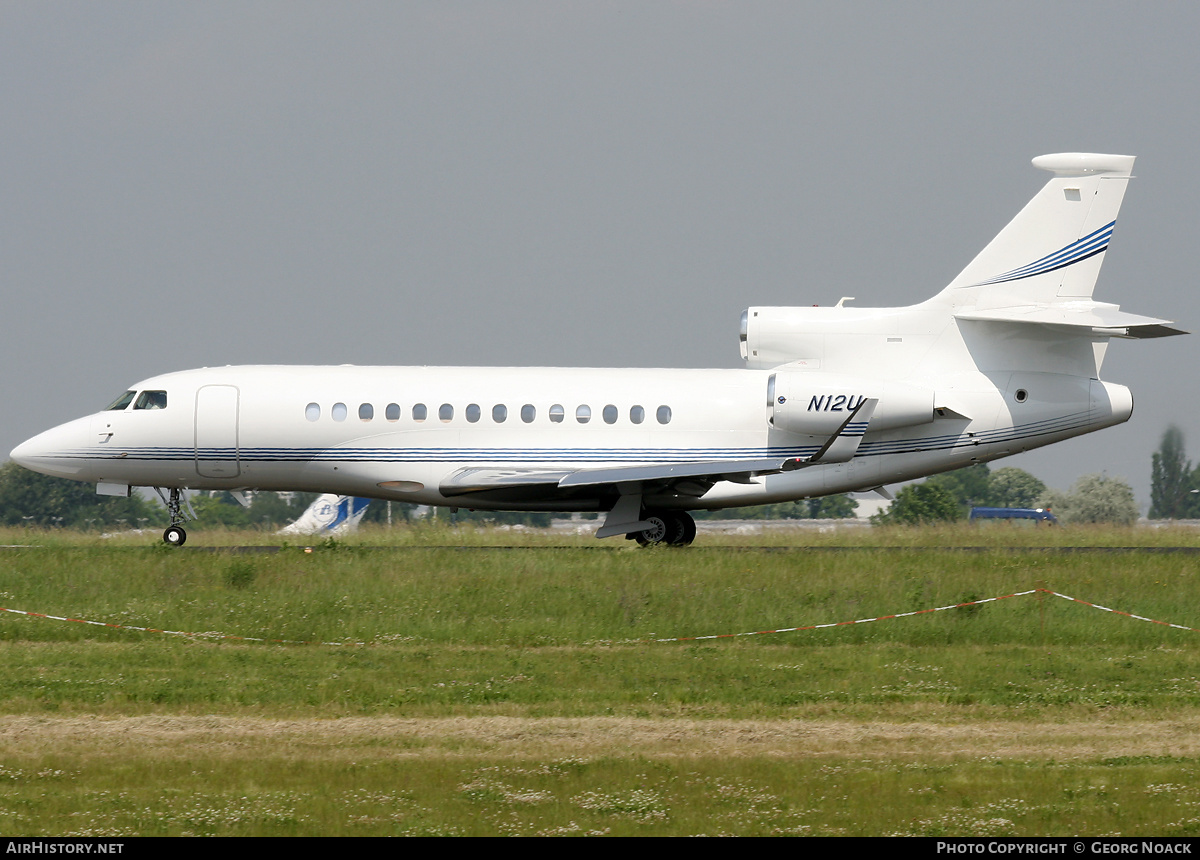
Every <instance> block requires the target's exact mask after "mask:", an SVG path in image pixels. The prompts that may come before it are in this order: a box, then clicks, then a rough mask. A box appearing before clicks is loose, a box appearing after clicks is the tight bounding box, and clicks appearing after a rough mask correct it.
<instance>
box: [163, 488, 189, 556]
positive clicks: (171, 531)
mask: <svg viewBox="0 0 1200 860" xmlns="http://www.w3.org/2000/svg"><path fill="white" fill-rule="evenodd" d="M155 490H157V491H158V495H159V498H161V499H162V500H163V501H164V502H166V503H167V515H168V516H169V517H170V518H171V524H170V525H169V526H167V530H166V531H165V532H163V543H165V544H166V545H167V546H183V544H184V541H186V540H187V532H185V531H184V530H183V524H184V523H185V522H187V519H188V518H187V517H186V516H184V513H183V506H184V505H185V504H187V500H186V499H185V498H184V496H183V490H181V489H179V488H178V487H173V488H172V489H171V492H170V494H169V495H167V496H163V491H162V490H161V489H159V488H157V487H155ZM187 507H188V512H189V513H190V514H191V515H192V519H195V518H196V514H195V512H194V511H192V506H191V505H188V506H187Z"/></svg>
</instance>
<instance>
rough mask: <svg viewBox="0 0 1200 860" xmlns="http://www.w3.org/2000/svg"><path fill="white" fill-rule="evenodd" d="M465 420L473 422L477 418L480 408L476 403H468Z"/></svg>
mask: <svg viewBox="0 0 1200 860" xmlns="http://www.w3.org/2000/svg"><path fill="white" fill-rule="evenodd" d="M466 413H467V420H468V421H470V422H471V423H472V424H474V423H475V422H476V421H478V420H479V415H480V409H479V404H478V403H468V404H467V408H466Z"/></svg>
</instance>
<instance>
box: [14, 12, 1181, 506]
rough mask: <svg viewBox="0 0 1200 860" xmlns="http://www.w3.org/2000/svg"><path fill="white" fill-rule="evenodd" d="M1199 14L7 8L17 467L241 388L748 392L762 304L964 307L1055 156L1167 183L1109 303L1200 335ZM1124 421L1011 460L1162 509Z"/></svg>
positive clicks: (1146, 182)
mask: <svg viewBox="0 0 1200 860" xmlns="http://www.w3.org/2000/svg"><path fill="white" fill-rule="evenodd" d="M1198 33H1200V4H1194V3H1170V4H1168V3H1136V4H1135V3H1104V2H1095V0H1092V2H1085V3H1048V2H1045V0H1041V2H1034V3H1022V2H1004V3H996V4H984V3H962V2H953V3H932V2H926V3H892V2H878V3H862V2H838V3H826V2H819V3H804V2H796V0H788V2H752V3H751V2H742V3H724V2H701V0H693V2H682V0H679V2H653V0H636V2H595V3H585V2H566V0H554V2H532V0H531V2H521V0H504V2H429V3H426V2H379V3H372V2H355V3H336V4H335V3H306V2H297V0H288V2H280V3H253V2H206V3H165V2H147V3H131V2H106V3H102V4H97V3H86V2H71V3H55V2H46V3H30V2H24V0H22V2H0V109H2V110H3V118H4V121H3V123H0V146H2V150H3V153H4V169H3V171H2V174H0V176H2V178H0V200H2V201H3V205H2V206H0V219H2V229H0V255H2V260H3V264H2V269H0V271H2V272H3V291H4V293H3V295H4V296H5V299H6V300H5V302H4V311H3V316H2V318H0V319H2V322H0V333H2V335H3V337H2V338H0V357H2V360H3V367H4V368H5V370H4V371H3V373H2V374H0V386H2V391H0V393H2V395H3V400H2V402H3V403H4V404H5V410H4V416H3V421H2V422H0V451H2V452H7V451H8V450H9V449H10V448H12V447H13V446H14V445H15V444H17V443H18V442H20V441H21V440H23V439H25V438H26V437H28V436H31V435H33V434H34V433H36V432H38V431H40V430H42V429H45V428H46V427H48V426H50V425H52V424H56V423H59V422H61V421H64V420H67V419H70V418H74V417H78V416H79V415H82V414H85V413H87V412H91V411H94V410H96V409H99V408H101V407H103V406H104V405H105V404H106V403H107V402H108V401H109V400H110V399H112V398H113V397H114V396H115V395H116V394H117V393H118V392H120V391H122V390H124V389H125V388H126V387H127V386H128V385H130V384H131V383H133V382H135V381H136V380H138V379H141V378H144V377H147V376H150V375H153V374H156V373H160V372H164V371H168V370H179V369H184V368H188V367H196V366H203V365H221V364H243V363H353V364H490V365H523V364H543V365H600V366H608V365H615V366H631V365H632V366H670V367H694V366H695V367H703V366H717V367H736V366H738V365H739V364H740V359H739V358H738V343H737V324H738V316H739V314H740V312H741V310H742V309H743V308H744V307H746V306H747V305H750V304H756V305H775V304H778V305H788V304H793V305H804V304H814V303H817V304H832V303H833V302H835V301H836V300H837V299H838V298H839V297H841V296H843V295H850V296H856V297H857V299H858V302H857V303H858V304H859V305H862V306H867V305H885V306H886V305H901V304H908V303H911V302H915V301H920V300H922V299H924V298H926V297H928V296H929V295H932V294H933V293H934V292H936V291H937V290H939V289H941V288H942V287H943V286H944V285H945V284H946V283H948V282H949V281H950V279H951V278H952V277H953V276H954V275H955V274H957V272H958V271H959V270H960V269H961V268H962V267H963V266H964V265H965V264H966V263H967V262H968V261H969V260H970V259H971V258H972V257H973V256H974V255H975V253H976V252H977V251H979V249H980V248H982V247H983V245H984V244H986V243H987V241H988V240H990V239H991V237H992V236H993V235H995V233H996V232H997V231H998V230H999V229H1000V228H1001V227H1002V226H1003V225H1004V224H1005V223H1007V221H1008V220H1009V219H1010V218H1011V217H1012V216H1013V215H1014V214H1016V212H1017V210H1018V209H1019V208H1020V207H1021V206H1022V205H1024V203H1025V202H1026V201H1027V200H1028V199H1029V198H1030V197H1031V196H1032V195H1033V194H1034V193H1035V191H1036V190H1037V189H1038V188H1039V187H1040V186H1041V184H1042V183H1043V182H1044V181H1045V179H1046V178H1047V175H1046V174H1044V173H1041V172H1040V171H1037V170H1034V169H1033V168H1032V167H1031V166H1030V164H1029V160H1030V159H1031V158H1032V157H1033V156H1035V155H1040V154H1042V153H1048V152H1058V151H1064V150H1083V151H1099V152H1118V153H1128V154H1132V155H1137V156H1138V157H1139V160H1138V164H1137V168H1136V171H1135V173H1136V175H1137V176H1138V178H1137V180H1136V181H1135V182H1134V183H1133V184H1132V185H1131V187H1130V189H1129V193H1128V194H1127V196H1126V198H1125V206H1124V208H1123V209H1122V213H1121V218H1120V220H1119V223H1118V227H1117V231H1116V235H1115V238H1114V241H1113V243H1112V246H1111V248H1110V250H1109V253H1108V255H1107V257H1108V259H1107V261H1106V263H1105V266H1104V270H1103V272H1102V273H1101V276H1100V282H1099V284H1098V286H1097V289H1096V298H1097V299H1100V300H1102V301H1112V302H1118V303H1120V304H1121V305H1122V306H1123V307H1124V308H1125V309H1126V310H1129V311H1132V312H1135V313H1145V314H1149V315H1153V316H1163V317H1167V318H1170V319H1175V320H1178V321H1179V324H1180V325H1181V326H1182V327H1183V328H1188V329H1192V330H1200V299H1198V298H1197V294H1196V284H1195V281H1196V278H1195V276H1194V274H1193V269H1194V264H1193V262H1192V260H1191V257H1190V256H1189V254H1190V251H1189V250H1188V249H1189V248H1192V245H1193V243H1194V242H1195V241H1196V227H1197V220H1198V219H1197V200H1200V188H1198V187H1197V186H1198V184H1200V179H1198V171H1197V169H1196V166H1195V165H1194V164H1193V163H1192V159H1193V158H1196V157H1197V153H1198V152H1200V139H1198V138H1200V110H1198V109H1197V105H1198V104H1200V98H1198V96H1200V92H1198V90H1200V50H1197V47H1196V36H1197V34H1198ZM1198 351H1200V340H1198V339H1197V338H1196V337H1187V338H1169V339H1164V340H1160V341H1149V342H1127V341H1116V342H1114V343H1113V345H1112V347H1111V348H1110V350H1109V353H1108V360H1107V363H1106V364H1105V368H1104V377H1105V378H1107V379H1111V380H1113V381H1116V382H1122V383H1125V384H1127V385H1129V386H1130V387H1131V388H1132V389H1133V391H1134V395H1135V399H1136V404H1137V408H1136V410H1135V413H1134V417H1133V419H1132V420H1131V421H1130V422H1129V423H1128V424H1126V425H1124V426H1122V427H1119V428H1114V429H1111V430H1106V431H1102V432H1100V433H1098V434H1094V435H1092V436H1087V437H1083V438H1080V439H1076V440H1071V441H1068V442H1064V443H1060V444H1059V445H1056V446H1052V447H1050V448H1047V449H1043V450H1042V451H1040V452H1033V453H1030V454H1026V455H1022V456H1020V457H1017V458H1013V459H1010V460H1008V461H1005V462H1004V463H1002V464H1001V465H1007V464H1012V465H1017V466H1021V467H1023V468H1026V469H1029V470H1030V471H1032V472H1034V473H1035V474H1036V475H1038V476H1039V477H1041V478H1042V479H1043V480H1044V481H1046V482H1047V483H1048V484H1050V485H1052V486H1058V487H1060V488H1064V489H1065V488H1066V487H1068V486H1069V485H1070V484H1071V483H1072V482H1073V481H1074V480H1075V479H1076V478H1078V477H1079V476H1080V475H1083V474H1086V473H1089V472H1095V471H1101V470H1104V471H1107V472H1108V473H1109V474H1112V475H1120V476H1123V477H1125V478H1127V479H1129V480H1130V481H1131V482H1132V483H1133V484H1134V486H1135V487H1136V488H1137V490H1138V494H1139V497H1140V498H1141V501H1142V504H1143V507H1144V506H1145V504H1146V503H1147V501H1148V496H1149V473H1150V454H1151V452H1152V451H1153V450H1154V449H1155V447H1156V446H1157V444H1158V440H1159V437H1160V435H1161V433H1162V431H1163V430H1164V429H1165V427H1166V426H1167V425H1168V424H1169V423H1172V422H1174V423H1177V424H1178V425H1179V426H1180V427H1182V428H1183V430H1184V432H1185V433H1186V434H1188V437H1189V441H1190V442H1191V444H1192V446H1193V456H1196V455H1197V454H1200V405H1198V404H1197V397H1196V392H1197V382H1196V378H1195V367H1196V356H1197V354H1198Z"/></svg>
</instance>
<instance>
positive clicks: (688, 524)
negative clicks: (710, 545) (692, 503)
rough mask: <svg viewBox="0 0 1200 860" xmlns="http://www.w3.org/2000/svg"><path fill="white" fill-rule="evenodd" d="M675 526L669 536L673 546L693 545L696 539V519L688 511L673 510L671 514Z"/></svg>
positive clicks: (668, 540) (668, 541)
mask: <svg viewBox="0 0 1200 860" xmlns="http://www.w3.org/2000/svg"><path fill="white" fill-rule="evenodd" d="M670 517H671V519H672V520H673V523H674V527H673V528H672V529H671V533H670V535H669V536H668V537H667V543H669V544H670V545H671V546H691V543H692V541H694V540H695V539H696V521H695V520H694V519H692V515H691V514H689V513H688V512H687V511H672V512H671V514H670Z"/></svg>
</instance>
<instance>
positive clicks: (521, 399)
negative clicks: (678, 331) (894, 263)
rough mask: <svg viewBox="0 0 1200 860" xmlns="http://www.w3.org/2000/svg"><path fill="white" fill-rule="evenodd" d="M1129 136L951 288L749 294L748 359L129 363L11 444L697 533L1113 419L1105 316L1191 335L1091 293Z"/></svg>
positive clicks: (1145, 329)
mask: <svg viewBox="0 0 1200 860" xmlns="http://www.w3.org/2000/svg"><path fill="white" fill-rule="evenodd" d="M1133 161H1134V159H1133V158H1132V157H1131V156H1124V155H1098V154H1089V153H1061V154H1057V155H1043V156H1041V157H1039V158H1035V159H1034V160H1033V164H1034V166H1035V167H1038V168H1041V169H1043V170H1047V171H1049V172H1051V173H1052V174H1053V178H1051V179H1050V181H1049V182H1048V183H1047V184H1046V186H1045V187H1044V188H1043V189H1042V190H1041V191H1040V192H1038V194H1037V195H1036V196H1035V197H1034V198H1033V200H1032V201H1030V203H1029V204H1028V205H1027V206H1026V207H1025V208H1024V209H1022V210H1021V212H1020V213H1019V214H1018V215H1017V217H1016V218H1014V219H1013V220H1012V221H1011V222H1010V223H1009V224H1008V226H1007V227H1005V228H1004V229H1003V230H1002V231H1001V232H1000V234H999V235H998V236H997V237H996V238H995V239H994V240H992V242H991V244H989V245H988V246H987V247H986V248H984V249H983V251H982V252H980V254H979V255H978V256H977V257H976V258H975V259H974V260H973V261H972V262H971V263H970V265H968V266H967V267H966V268H965V269H964V270H963V271H962V273H961V274H959V276H958V277H956V278H955V279H954V280H953V281H952V282H951V283H950V285H949V286H948V287H946V288H945V289H944V290H942V291H941V292H939V293H938V294H937V295H935V296H934V297H933V298H931V299H929V300H927V301H924V302H922V303H920V304H917V305H913V306H910V307H902V308H858V307H847V306H845V302H846V301H848V299H843V300H842V301H839V302H838V303H837V305H836V306H835V307H799V308H788V307H752V308H750V309H748V310H747V311H746V312H745V313H744V314H743V316H742V330H741V341H742V356H743V358H745V360H746V365H747V366H746V369H742V370H669V369H659V370H647V369H630V368H615V369H599V368H559V367H543V368H499V367H471V368H468V367H349V366H345V367H291V366H278V367H275V366H253V367H222V368H205V369H202V370H188V371H183V372H180V373H169V374H166V375H164V376H156V377H153V378H151V379H147V380H144V381H142V382H139V383H137V384H136V385H134V386H132V387H131V388H130V389H129V390H128V391H126V392H125V393H124V394H122V395H121V396H120V397H118V398H117V399H116V401H115V402H113V404H112V405H111V406H109V407H108V408H107V409H105V410H104V411H102V412H97V413H96V414H94V415H89V416H87V417H86V418H80V419H78V420H76V421H72V422H70V423H67V424H64V425H62V426H60V427H56V428H54V429H52V430H48V431H46V432H45V433H42V434H41V435H39V436H35V437H34V438H32V439H30V440H29V441H27V442H25V443H23V444H22V445H20V446H18V447H17V448H16V449H15V450H14V451H13V452H12V458H13V459H14V460H16V461H17V462H18V463H20V464H21V465H23V466H26V467H28V468H30V469H33V470H35V471H38V472H44V473H46V474H49V475H58V476H62V477H65V478H74V479H75V480H79V481H94V482H96V483H97V485H98V487H97V489H98V492H100V493H102V494H110V495H125V494H128V493H129V492H130V488H131V487H136V486H146V487H157V488H159V490H160V493H162V494H163V497H164V499H165V500H166V501H167V507H168V511H169V515H170V527H169V528H168V529H167V530H166V532H165V533H164V536H163V538H164V540H165V541H166V542H167V543H168V544H173V545H176V546H178V545H180V544H182V543H183V542H184V540H185V539H186V534H185V532H184V530H183V528H182V525H183V523H184V522H185V521H186V517H185V513H184V511H185V508H186V502H185V501H184V496H183V490H184V489H187V488H191V489H216V490H229V491H232V492H233V493H234V495H235V496H241V491H243V490H247V489H258V490H300V491H310V492H321V493H338V494H341V495H353V496H362V497H370V498H376V499H397V500H403V501H407V502H416V503H419V504H424V505H443V506H452V507H460V506H461V507H469V508H476V509H485V510H517V511H599V512H602V513H604V514H605V517H604V521H603V523H602V524H601V526H600V528H599V530H598V531H597V532H596V535H597V537H609V536H613V535H626V536H629V537H632V538H635V539H636V540H638V541H639V542H640V543H642V544H652V543H667V544H674V545H685V544H688V543H690V542H691V541H692V540H693V538H694V537H695V534H696V526H695V522H694V521H693V519H692V517H691V516H690V515H689V514H688V513H687V512H688V511H689V510H712V509H718V508H726V507H734V506H742V505H758V504H765V503H769V502H781V501H790V500H796V499H804V498H810V497H814V496H823V495H828V494H831V493H845V492H848V491H862V490H871V489H876V490H879V491H881V492H884V491H883V489H882V488H883V487H884V485H886V484H890V483H893V482H897V481H906V480H911V479H914V478H919V477H923V476H925V475H930V474H933V473H936V472H942V471H946V470H950V469H957V468H960V467H963V466H969V465H971V464H972V463H982V462H987V461H989V460H994V459H996V458H998V457H1005V456H1008V455H1010V454H1017V453H1019V452H1021V451H1027V450H1029V449H1031V448H1037V447H1040V446H1042V445H1048V444H1050V443H1052V442H1058V441H1060V440H1063V439H1067V438H1070V437H1072V436H1078V435H1080V434H1082V433H1089V432H1091V431H1093V430H1099V429H1100V428H1102V427H1108V426H1111V425H1114V424H1120V423H1121V422H1123V421H1125V420H1127V419H1128V418H1129V416H1130V414H1131V413H1132V411H1133V398H1132V396H1131V395H1130V392H1129V389H1127V388H1125V387H1124V386H1122V385H1116V384H1113V383H1110V382H1102V381H1100V379H1099V375H1100V365H1101V361H1102V359H1103V357H1104V352H1105V349H1106V347H1107V346H1108V341H1109V338H1112V337H1122V338H1147V337H1162V336H1166V335H1173V334H1182V333H1183V332H1181V331H1179V330H1178V329H1175V328H1172V327H1171V326H1170V325H1169V323H1170V321H1169V320H1159V319H1152V318H1150V317H1143V316H1136V315H1134V314H1130V313H1125V312H1123V311H1121V310H1120V309H1119V308H1118V306H1117V305H1114V304H1106V303H1103V302H1096V301H1093V300H1092V289H1093V287H1094V285H1095V282H1096V276H1097V274H1098V273H1099V271H1100V264H1101V262H1102V261H1103V260H1104V253H1105V251H1106V250H1107V248H1108V244H1109V239H1110V237H1111V236H1112V232H1113V226H1114V224H1115V223H1116V217H1117V210H1118V209H1119V208H1120V205H1121V199H1122V197H1123V196H1124V194H1125V187H1126V185H1127V184H1128V181H1129V178H1130V171H1131V170H1132V168H1133Z"/></svg>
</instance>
